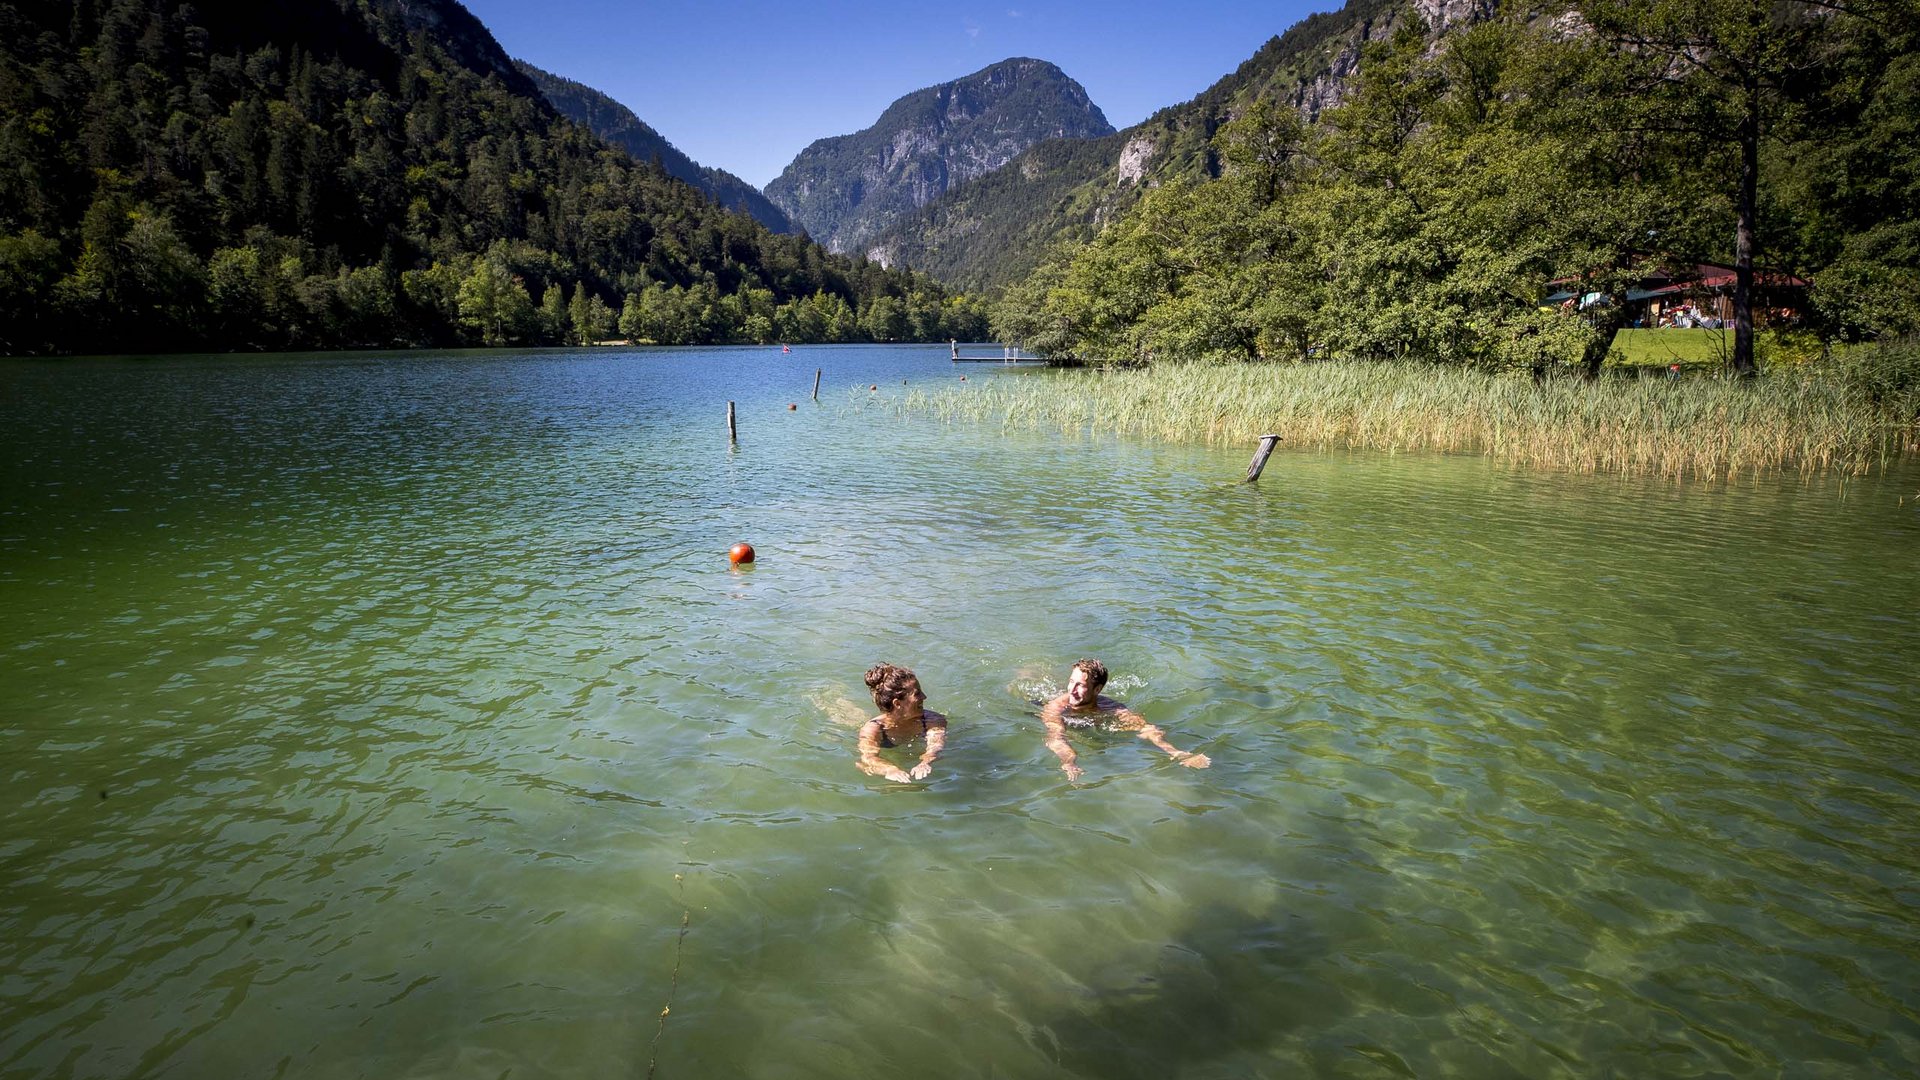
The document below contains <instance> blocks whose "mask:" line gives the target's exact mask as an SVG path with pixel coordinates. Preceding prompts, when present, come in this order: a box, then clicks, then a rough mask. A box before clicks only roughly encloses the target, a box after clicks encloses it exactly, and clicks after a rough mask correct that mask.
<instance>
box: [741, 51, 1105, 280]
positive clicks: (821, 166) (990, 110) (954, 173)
mask: <svg viewBox="0 0 1920 1080" xmlns="http://www.w3.org/2000/svg"><path fill="white" fill-rule="evenodd" d="M1112 131H1113V126H1112V125H1111V124H1109V123H1107V118H1106V116H1105V115H1104V114H1102V113H1101V111H1100V109H1099V107H1098V106H1096V105H1094V103H1093V102H1092V101H1090V100H1088V98H1087V92H1086V90H1085V89H1083V88H1082V87H1081V86H1080V84H1079V83H1077V82H1075V81H1073V80H1072V79H1071V78H1068V77H1067V75H1066V73H1065V72H1063V71H1061V70H1060V69H1059V68H1057V67H1055V66H1054V65H1052V64H1049V63H1047V62H1046V61H1044V60H1031V59H1025V58H1016V59H1012V60H1003V61H1001V62H1000V63H998V64H994V65H992V66H990V67H987V68H984V69H982V70H980V71H977V72H975V73H973V74H972V75H968V76H967V77H965V78H962V79H955V80H954V81H952V82H948V83H941V84H940V85H938V86H930V87H927V88H926V89H923V90H916V91H914V92H913V93H911V94H908V95H907V96H905V97H903V98H900V99H899V100H898V101H895V102H894V103H893V104H892V105H890V106H888V107H887V109H886V111H885V112H884V113H882V114H881V116H880V119H879V120H877V121H875V122H874V124H873V126H872V127H869V128H867V129H865V130H864V131H859V132H856V133H854V134H852V135H841V136H836V137H834V138H830V139H821V140H819V141H817V142H815V143H813V144H812V145H810V146H808V147H807V148H806V149H805V150H803V151H801V152H800V154H799V156H797V157H795V158H794V159H793V162H792V164H790V165H788V166H787V168H786V169H785V171H783V172H782V173H781V174H780V175H779V176H778V177H776V178H775V179H774V180H773V182H772V183H770V184H768V185H767V189H766V190H767V197H768V198H770V199H772V200H773V201H774V202H775V203H776V204H777V205H779V207H780V208H781V209H782V210H785V211H786V213H787V216H788V217H790V218H792V219H793V221H794V222H795V223H796V224H798V225H800V226H802V227H803V228H805V229H806V230H807V231H808V232H809V233H810V234H811V235H813V236H814V237H815V238H817V239H819V240H821V241H822V242H824V243H825V244H826V245H827V246H828V247H829V248H830V249H831V250H834V251H843V252H858V251H862V250H864V249H865V246H866V243H867V240H868V238H870V237H872V236H873V235H874V234H876V233H877V232H879V231H880V230H882V229H884V228H886V227H887V226H888V225H889V224H890V223H892V222H893V221H894V220H895V219H897V218H899V217H900V216H902V215H904V214H908V213H910V212H912V211H913V210H915V209H916V208H918V207H921V206H924V205H926V204H927V203H928V202H929V201H931V200H932V199H935V198H937V197H939V196H940V195H941V194H942V193H943V192H945V191H947V190H948V189H949V188H951V187H953V186H954V185H957V184H961V183H964V182H966V181H968V180H971V179H973V178H975V177H979V176H985V175H988V174H990V173H992V172H993V171H994V170H996V169H999V168H1000V167H1002V166H1003V165H1005V164H1006V163H1007V162H1008V161H1009V160H1011V159H1012V158H1013V157H1014V155H1016V154H1018V153H1019V152H1020V151H1022V150H1025V149H1026V148H1027V147H1029V146H1032V145H1033V144H1035V143H1037V142H1040V141H1042V140H1046V139H1061V138H1064V139H1069V140H1073V139H1082V138H1089V137H1098V136H1102V135H1107V134H1109V133H1111V132H1112Z"/></svg>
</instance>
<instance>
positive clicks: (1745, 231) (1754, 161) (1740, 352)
mask: <svg viewBox="0 0 1920 1080" xmlns="http://www.w3.org/2000/svg"><path fill="white" fill-rule="evenodd" d="M1742 89H1743V90H1744V91H1745V98H1746V100H1745V105H1746V115H1745V116H1743V117H1741V118H1740V198H1739V221H1738V222H1737V223H1736V224H1735V226H1734V234H1733V373H1734V374H1735V375H1741V376H1747V377H1751V376H1752V375H1754V374H1755V373H1757V372H1758V371H1759V368H1758V367H1757V366H1756V365H1755V364H1754V362H1753V232H1754V218H1755V216H1756V215H1757V214H1758V205H1759V196H1758V192H1759V186H1760V85H1759V80H1758V79H1757V78H1756V77H1755V76H1754V75H1753V73H1752V72H1751V71H1749V72H1748V74H1747V77H1746V85H1745V86H1744V87H1742Z"/></svg>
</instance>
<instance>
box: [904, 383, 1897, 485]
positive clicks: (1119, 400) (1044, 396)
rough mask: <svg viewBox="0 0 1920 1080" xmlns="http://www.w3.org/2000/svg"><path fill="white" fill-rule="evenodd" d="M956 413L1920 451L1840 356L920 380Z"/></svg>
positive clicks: (1619, 459)
mask: <svg viewBox="0 0 1920 1080" xmlns="http://www.w3.org/2000/svg"><path fill="white" fill-rule="evenodd" d="M898 407H899V408H901V409H902V410H903V411H906V412H912V413H920V414H930V415H933V416H936V417H939V418H940V419H942V420H945V421H948V422H972V423H994V422H997V423H999V424H1001V425H1003V426H1005V427H1025V428H1036V429H1058V430H1062V431H1105V432H1115V433H1119V434H1123V435H1130V436H1139V437H1144V438H1149V439H1160V440H1167V441H1176V442H1198V443H1207V444H1225V443H1236V444H1249V445H1250V444H1251V443H1252V441H1253V440H1254V439H1255V438H1256V437H1257V436H1260V435H1264V434H1269V433H1273V434H1278V435H1281V436H1283V437H1284V440H1285V441H1284V445H1287V446H1291V447H1295V448H1301V447H1311V448H1321V449H1372V450H1389V451H1417V450H1427V451H1442V452H1452V453H1478V454H1485V455H1488V456H1490V457H1493V458H1496V459H1498V460H1500V461H1503V462H1508V463H1512V464H1517V465H1524V466H1529V467H1535V468H1545V469H1557V470H1570V471H1576V472H1620V473H1635V474H1648V475H1663V476H1670V477H1675V478H1681V477H1718V476H1729V475H1738V474H1742V473H1764V472H1772V471H1779V470H1796V469H1797V470H1801V471H1805V472H1816V471H1826V470H1839V471H1843V472H1848V473H1861V472H1865V471H1868V470H1870V469H1873V468H1875V467H1876V466H1880V465H1883V464H1885V463H1887V462H1888V461H1890V460H1892V459H1894V458H1896V457H1900V456H1902V455H1907V454H1912V453H1915V452H1916V450H1920V423H1916V422H1915V420H1914V417H1913V416H1912V415H1910V414H1907V413H1906V412H1905V411H1904V410H1901V409H1898V408H1891V407H1888V406H1887V405H1886V404H1885V403H1884V402H1879V401H1876V400H1874V399H1872V398H1871V397H1870V396H1869V395H1865V394H1862V393H1861V392H1860V391H1859V388H1858V387H1857V386H1856V385H1855V384H1854V383H1853V382H1852V381H1850V380H1849V379H1847V378H1846V377H1845V376H1844V375H1843V374H1841V373H1838V372H1837V371H1836V370H1834V369H1815V370H1807V371H1800V372H1795V373H1784V374H1777V375H1769V376H1766V377H1764V378H1760V379H1757V380H1733V379H1717V378H1684V379H1666V378H1654V379H1628V378H1605V379H1600V380H1596V381H1591V382H1589V381H1585V380H1580V379H1573V378H1559V379H1550V380H1547V381H1545V382H1539V383H1536V382H1534V381H1532V380H1530V379H1526V378H1516V377H1513V376H1503V375H1495V374H1488V373H1483V372H1474V371H1464V370H1458V369H1450V368H1439V367H1433V366H1427V365H1411V364H1379V363H1346V362H1328V363H1315V364H1291V365H1202V364H1184V365H1163V366H1158V367H1153V368H1145V369H1125V370H1085V371H1057V372H1042V373H1033V374H1031V375H1027V376H1024V377H1019V378H994V379H983V380H977V381H974V382H970V383H967V384H965V385H953V384H949V385H947V386H946V387H943V388H939V389H934V390H925V389H922V390H916V391H914V392H912V393H910V394H907V395H905V396H903V397H902V398H901V399H899V401H898Z"/></svg>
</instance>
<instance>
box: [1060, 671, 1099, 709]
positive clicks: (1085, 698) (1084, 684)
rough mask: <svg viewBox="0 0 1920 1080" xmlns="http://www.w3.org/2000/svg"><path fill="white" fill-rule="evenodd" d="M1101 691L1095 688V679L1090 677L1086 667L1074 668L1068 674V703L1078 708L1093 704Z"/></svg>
mask: <svg viewBox="0 0 1920 1080" xmlns="http://www.w3.org/2000/svg"><path fill="white" fill-rule="evenodd" d="M1098 694H1099V691H1098V690H1095V689H1094V686H1093V679H1092V678H1090V677H1088V675H1087V669H1086V668H1074V669H1073V674H1071V675H1068V676H1067V703H1068V704H1070V705H1072V706H1073V707H1074V708H1076V709H1078V708H1080V707H1082V706H1085V705H1091V704H1093V699H1094V698H1095V697H1096V696H1098Z"/></svg>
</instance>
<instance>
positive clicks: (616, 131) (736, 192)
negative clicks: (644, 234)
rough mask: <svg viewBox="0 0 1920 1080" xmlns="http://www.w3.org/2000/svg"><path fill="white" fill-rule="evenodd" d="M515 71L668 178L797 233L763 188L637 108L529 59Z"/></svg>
mask: <svg viewBox="0 0 1920 1080" xmlns="http://www.w3.org/2000/svg"><path fill="white" fill-rule="evenodd" d="M514 67H515V68H516V69H517V70H518V71H519V72H520V73H521V74H522V75H525V76H526V77H527V78H528V79H530V80H532V82H533V85H534V86H535V87H536V88H537V89H538V92H539V94H540V95H541V96H542V97H543V98H545V99H546V101H547V103H548V104H550V105H552V106H553V107H554V109H555V110H556V111H558V112H559V113H560V115H562V116H564V117H566V118H567V119H569V120H572V121H573V122H575V123H577V124H580V125H582V126H584V127H586V128H587V130H589V131H591V132H593V133H594V134H595V135H598V136H599V137H600V138H601V139H603V140H604V141H606V142H609V143H612V144H613V145H615V146H618V147H620V148H622V149H624V150H626V151H627V152H628V153H629V154H632V155H633V157H634V159H635V160H637V161H642V162H651V163H656V164H658V165H659V166H660V167H661V168H662V169H664V170H666V172H667V175H669V176H673V177H677V178H679V179H681V180H684V181H686V182H687V183H689V184H692V185H693V186H694V187H696V188H699V189H700V190H701V191H703V192H705V193H706V194H707V196H708V198H710V199H712V200H713V201H714V202H715V203H716V204H718V205H719V206H721V207H723V208H725V209H728V210H732V211H734V212H735V213H744V214H750V215H752V217H753V219H754V220H755V221H758V222H759V223H760V224H762V225H765V226H766V227H767V228H769V229H772V230H773V231H774V232H780V233H791V232H795V231H797V230H796V228H795V226H794V224H793V222H792V220H791V219H789V218H788V217H787V215H786V213H785V212H784V211H782V210H781V209H780V208H779V207H777V206H775V205H774V204H773V202H772V201H771V200H770V199H768V198H767V197H766V195H764V194H762V193H761V191H760V189H759V188H757V187H754V186H753V185H752V184H749V183H747V182H746V181H745V180H742V179H740V178H739V177H738V176H735V175H734V174H732V173H730V172H727V171H726V170H725V169H716V168H712V167H710V166H706V165H702V164H700V163H699V162H697V161H695V160H693V159H692V158H690V157H688V156H687V155H686V154H685V153H684V152H683V151H681V150H680V148H679V147H676V146H674V145H673V143H671V142H669V141H668V140H667V137H666V136H664V135H662V134H660V132H659V131H657V130H655V129H654V127H653V126H652V125H651V124H648V123H647V122H646V121H644V120H642V119H640V117H639V116H638V115H636V114H635V113H634V111H633V110H632V109H629V108H627V107H626V106H625V105H622V104H620V103H619V102H618V101H615V100H614V99H613V98H611V97H609V96H607V95H606V94H604V93H602V92H600V91H599V90H596V89H594V88H593V87H591V86H588V85H586V84H585V83H582V82H578V81H576V80H574V79H569V78H567V77H566V76H564V75H556V74H554V73H552V72H550V71H544V70H542V69H540V68H538V67H535V66H534V65H532V64H529V63H527V62H526V61H525V60H515V61H514Z"/></svg>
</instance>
